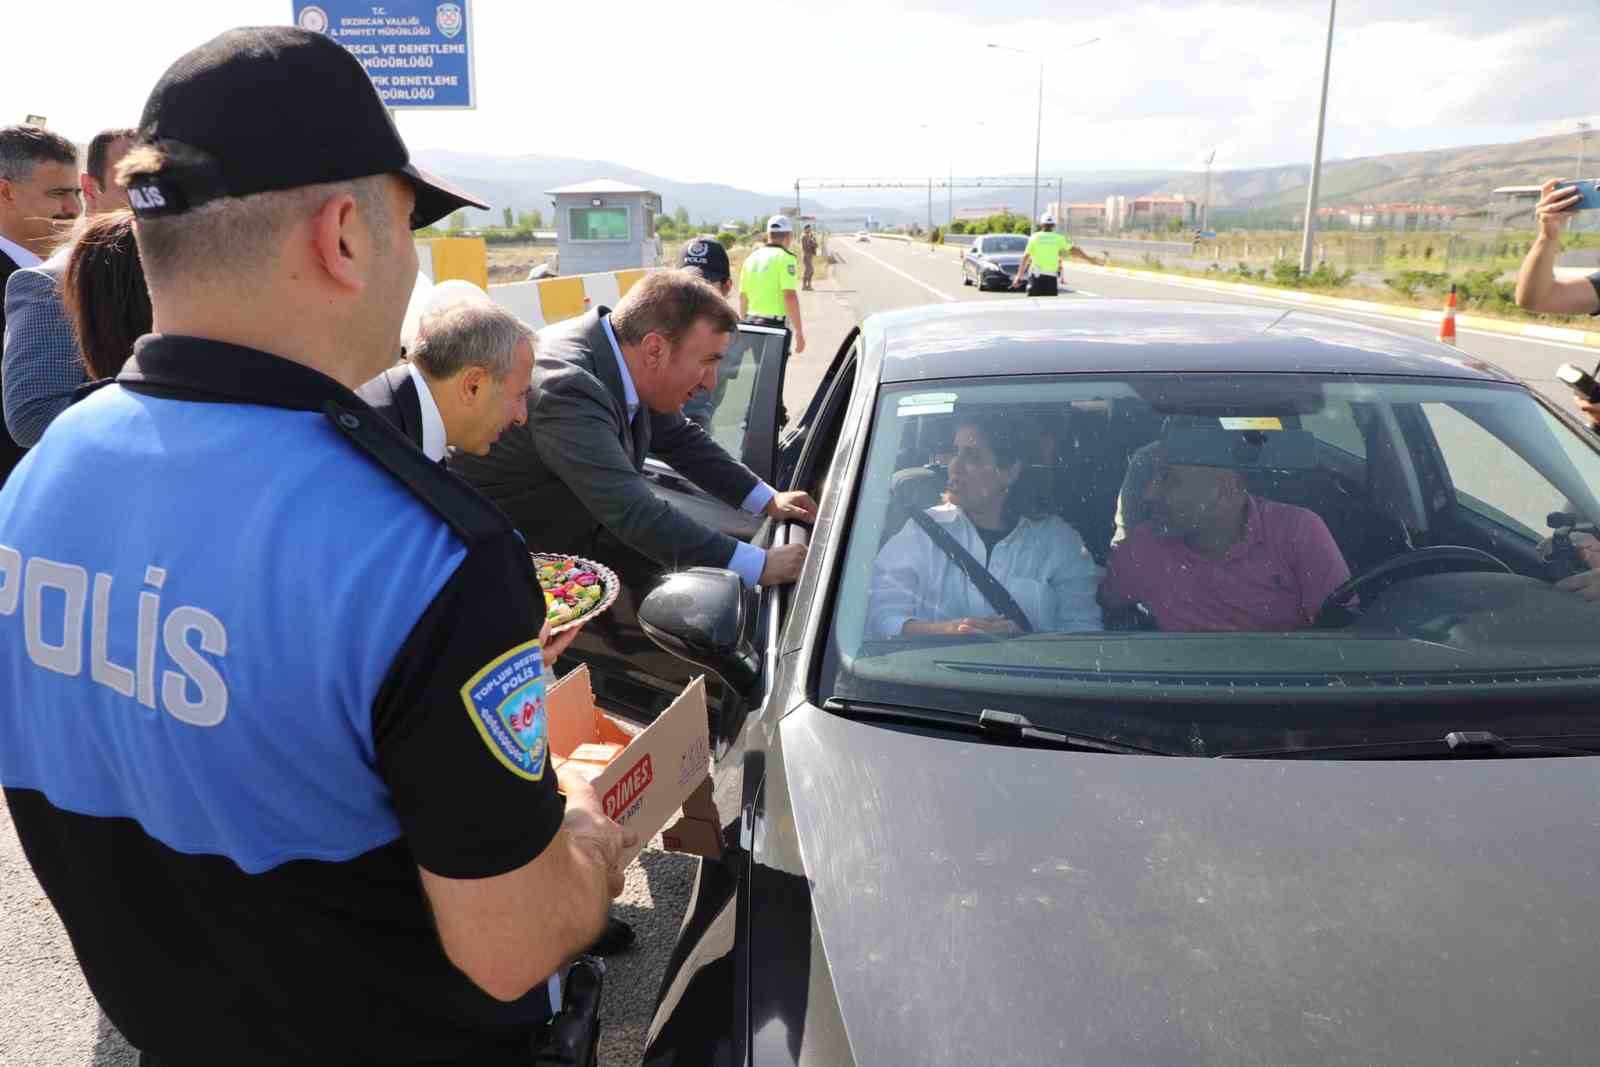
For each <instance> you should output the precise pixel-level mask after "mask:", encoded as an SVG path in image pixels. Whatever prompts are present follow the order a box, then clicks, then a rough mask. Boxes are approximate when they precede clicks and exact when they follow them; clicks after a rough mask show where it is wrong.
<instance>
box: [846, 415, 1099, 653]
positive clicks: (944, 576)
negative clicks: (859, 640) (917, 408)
mask: <svg viewBox="0 0 1600 1067" xmlns="http://www.w3.org/2000/svg"><path fill="white" fill-rule="evenodd" d="M1022 451H1023V448H1022V443H1021V442H1020V441H1017V440H1015V439H1014V436H1013V434H1012V433H1011V431H1010V429H1009V427H1007V426H1006V425H1005V424H1004V423H1002V422H1001V421H1000V420H999V419H996V418H992V417H985V416H979V415H971V414H968V415H963V416H961V417H960V418H959V420H958V422H957V424H956V431H955V454H954V456H953V457H952V458H951V460H950V467H949V470H950V476H949V482H948V484H947V486H946V490H945V500H944V502H943V503H941V504H938V505H936V506H934V507H931V508H928V509H927V511H926V512H925V513H924V514H926V515H927V516H928V518H930V519H931V520H932V521H933V522H935V523H937V524H938V526H939V528H940V529H942V530H944V531H945V532H946V533H948V534H949V535H950V537H951V538H952V539H954V541H955V542H956V543H957V544H959V545H960V546H961V547H962V548H963V549H965V550H966V551H967V552H968V553H970V554H971V555H972V557H973V558H974V559H975V560H976V561H977V562H978V563H980V564H982V565H983V566H984V567H986V568H987V569H988V571H989V573H990V574H992V575H993V576H994V577H995V578H996V579H997V580H998V582H999V584H1000V585H1001V586H1002V587H1003V588H1004V589H1005V591H1006V592H1008V593H1009V594H1010V595H1011V598H1012V599H1013V600H1014V601H1015V602H1016V605H1017V607H1019V608H1020V609H1021V611H1022V613H1023V615H1025V616H1026V618H1027V621H1028V623H1029V625H1030V627H1031V628H1032V629H1034V630H1040V631H1054V632H1064V631H1077V630H1099V629H1101V619H1100V607H1099V605H1098V603H1097V602H1096V600H1095V590H1096V588H1097V587H1098V585H1099V583H1100V569H1099V568H1098V567H1096V566H1095V563H1094V560H1093V559H1092V558H1091V557H1090V555H1089V551H1088V549H1086V548H1085V547H1084V544H1083V539H1082V538H1081V537H1079V536H1078V533H1077V531H1076V530H1074V529H1073V528H1072V527H1071V526H1068V525H1067V524H1066V523H1065V522H1062V521H1061V519H1059V518H1057V517H1056V516H1054V515H1042V516H1035V515H1027V514H1023V510H1024V509H1023V507H1022V505H1021V503H1020V501H1018V500H1014V499H1013V497H1014V496H1018V495H1020V494H1015V493H1014V492H1013V490H1014V489H1015V487H1016V484H1017V479H1018V478H1019V477H1020V476H1021V474H1022V458H1021V454H1020V453H1021V452H1022ZM871 583H872V584H871V591H870V597H869V600H868V603H869V605H870V608H869V611H870V613H871V615H870V618H869V620H868V632H869V633H870V634H871V635H872V636H873V637H876V638H886V637H898V636H900V635H908V636H911V635H919V634H976V633H993V634H1012V633H1018V632H1021V629H1022V628H1021V627H1020V626H1019V625H1018V624H1017V623H1016V622H1014V621H1012V620H1011V619H1008V618H1006V617H1005V615H1004V613H1003V611H1002V609H1001V608H999V607H997V606H996V605H994V604H992V603H991V602H990V600H989V598H988V597H986V596H985V595H984V594H983V592H982V590H980V589H979V588H978V587H977V586H976V585H975V584H974V583H973V581H972V580H971V579H970V578H968V576H967V574H966V572H965V571H964V570H963V569H962V567H961V565H960V564H959V563H957V561H956V559H955V558H954V557H953V556H952V554H951V553H950V552H948V551H946V550H945V549H944V548H941V547H940V545H939V544H938V543H937V542H936V541H935V539H934V538H933V537H930V536H929V534H928V533H927V532H925V531H924V530H923V528H922V527H921V526H920V525H919V524H918V523H917V522H916V521H914V517H913V519H910V520H907V522H906V524H905V526H904V527H903V528H902V529H901V530H900V531H899V532H898V533H896V534H895V535H894V536H893V537H891V538H890V539H889V541H888V542H887V543H886V544H885V545H884V546H883V548H882V550H881V551H879V553H878V558H877V559H876V560H875V561H874V563H873V567H872V579H871Z"/></svg>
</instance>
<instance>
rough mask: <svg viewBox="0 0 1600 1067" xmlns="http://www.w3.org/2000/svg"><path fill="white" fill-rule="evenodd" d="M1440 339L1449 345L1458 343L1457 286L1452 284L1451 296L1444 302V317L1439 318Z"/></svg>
mask: <svg viewBox="0 0 1600 1067" xmlns="http://www.w3.org/2000/svg"><path fill="white" fill-rule="evenodd" d="M1439 340H1440V341H1442V342H1444V343H1445V344H1447V345H1453V344H1455V343H1456V287H1455V286H1454V285H1452V286H1450V296H1449V297H1448V298H1447V299H1446V300H1445V302H1444V318H1442V319H1440V320H1439Z"/></svg>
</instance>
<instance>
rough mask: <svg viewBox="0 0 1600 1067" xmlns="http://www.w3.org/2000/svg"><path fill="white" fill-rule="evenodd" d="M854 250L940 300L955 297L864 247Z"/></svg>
mask: <svg viewBox="0 0 1600 1067" xmlns="http://www.w3.org/2000/svg"><path fill="white" fill-rule="evenodd" d="M855 251H857V252H859V253H860V254H861V255H863V256H866V257H867V258H868V259H870V260H872V262H874V263H876V264H877V265H878V266H880V267H882V268H883V269H884V270H886V271H889V272H890V273H892V274H898V275H900V277H902V278H904V279H905V280H906V281H908V282H910V283H911V284H912V285H917V286H921V287H922V288H924V289H926V290H927V291H928V292H930V293H932V294H933V295H934V296H936V297H938V298H939V299H940V300H952V301H953V300H954V299H955V297H953V296H951V295H950V294H949V293H945V292H941V291H939V290H938V289H935V288H934V287H933V286H931V285H929V284H928V283H927V282H925V281H923V280H922V279H921V278H913V277H912V276H911V275H909V274H907V273H906V272H905V271H903V270H901V269H900V268H899V267H896V266H893V265H892V264H889V263H885V262H884V261H883V260H881V259H879V258H878V257H877V256H875V255H873V254H872V253H871V252H868V251H867V250H866V249H865V248H857V249H856V250H855Z"/></svg>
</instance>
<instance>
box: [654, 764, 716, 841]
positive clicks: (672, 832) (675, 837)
mask: <svg viewBox="0 0 1600 1067" xmlns="http://www.w3.org/2000/svg"><path fill="white" fill-rule="evenodd" d="M661 846H662V847H663V848H665V849H668V850H669V851H672V852H688V853H690V854H692V855H695V856H705V857H707V858H708V859H718V858H720V857H721V856H722V820H721V819H720V818H719V817H718V816H717V805H716V803H715V802H713V800H712V799H711V779H710V778H709V777H707V778H706V780H705V781H703V782H701V783H700V787H699V788H698V789H696V790H695V791H694V792H693V793H690V794H689V799H688V800H685V801H684V802H683V816H682V817H681V818H679V819H678V821H677V822H675V823H673V824H672V825H671V826H669V827H667V828H666V829H665V830H663V831H661Z"/></svg>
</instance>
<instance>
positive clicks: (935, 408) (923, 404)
mask: <svg viewBox="0 0 1600 1067" xmlns="http://www.w3.org/2000/svg"><path fill="white" fill-rule="evenodd" d="M955 409H956V394H954V393H913V394H911V395H910V396H903V397H901V398H900V404H899V407H897V408H896V409H895V414H896V415H899V416H901V417H902V418H904V417H905V416H908V415H948V414H950V412H952V411H954V410H955Z"/></svg>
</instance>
